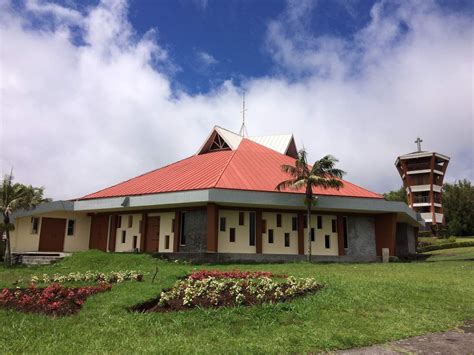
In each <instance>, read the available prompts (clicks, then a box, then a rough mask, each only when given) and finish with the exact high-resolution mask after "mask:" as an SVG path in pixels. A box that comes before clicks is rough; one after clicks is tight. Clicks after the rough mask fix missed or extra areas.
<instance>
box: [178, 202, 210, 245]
mask: <svg viewBox="0 0 474 355" xmlns="http://www.w3.org/2000/svg"><path fill="white" fill-rule="evenodd" d="M184 218H185V219H184V231H185V235H186V245H180V246H179V251H180V252H189V253H196V252H205V251H206V250H207V211H206V210H196V211H187V212H186V214H185V217H184Z"/></svg>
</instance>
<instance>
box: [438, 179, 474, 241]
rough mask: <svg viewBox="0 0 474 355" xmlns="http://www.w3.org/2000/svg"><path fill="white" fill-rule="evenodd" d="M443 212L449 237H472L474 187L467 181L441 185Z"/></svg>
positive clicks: (473, 226) (473, 233)
mask: <svg viewBox="0 0 474 355" xmlns="http://www.w3.org/2000/svg"><path fill="white" fill-rule="evenodd" d="M443 212H444V218H445V220H446V226H447V229H448V233H449V234H450V235H456V236H466V235H474V186H472V185H471V182H470V181H469V180H467V179H464V180H459V181H457V182H454V184H449V183H445V184H444V185H443Z"/></svg>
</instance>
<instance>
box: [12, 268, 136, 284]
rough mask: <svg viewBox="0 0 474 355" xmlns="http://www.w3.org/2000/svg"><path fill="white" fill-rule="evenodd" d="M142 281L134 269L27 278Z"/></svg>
mask: <svg viewBox="0 0 474 355" xmlns="http://www.w3.org/2000/svg"><path fill="white" fill-rule="evenodd" d="M129 280H134V281H143V273H141V272H140V271H135V270H126V271H111V272H108V273H104V272H92V271H86V272H85V273H80V272H71V273H69V274H64V275H61V274H54V275H48V274H43V275H41V276H38V275H33V276H32V277H31V279H30V280H29V283H30V284H37V283H44V284H49V283H51V282H58V283H64V282H97V283H119V282H123V281H129ZM21 282H23V280H21V279H20V280H17V282H16V283H21Z"/></svg>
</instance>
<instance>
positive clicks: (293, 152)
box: [285, 135, 298, 159]
mask: <svg viewBox="0 0 474 355" xmlns="http://www.w3.org/2000/svg"><path fill="white" fill-rule="evenodd" d="M285 155H288V156H289V157H292V158H295V159H296V158H298V148H296V143H295V139H294V137H293V135H291V140H290V142H289V143H288V147H287V148H286V151H285Z"/></svg>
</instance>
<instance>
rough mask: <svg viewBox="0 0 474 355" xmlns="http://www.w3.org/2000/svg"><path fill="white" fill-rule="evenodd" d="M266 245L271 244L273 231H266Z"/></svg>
mask: <svg viewBox="0 0 474 355" xmlns="http://www.w3.org/2000/svg"><path fill="white" fill-rule="evenodd" d="M268 244H273V229H269V230H268Z"/></svg>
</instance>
